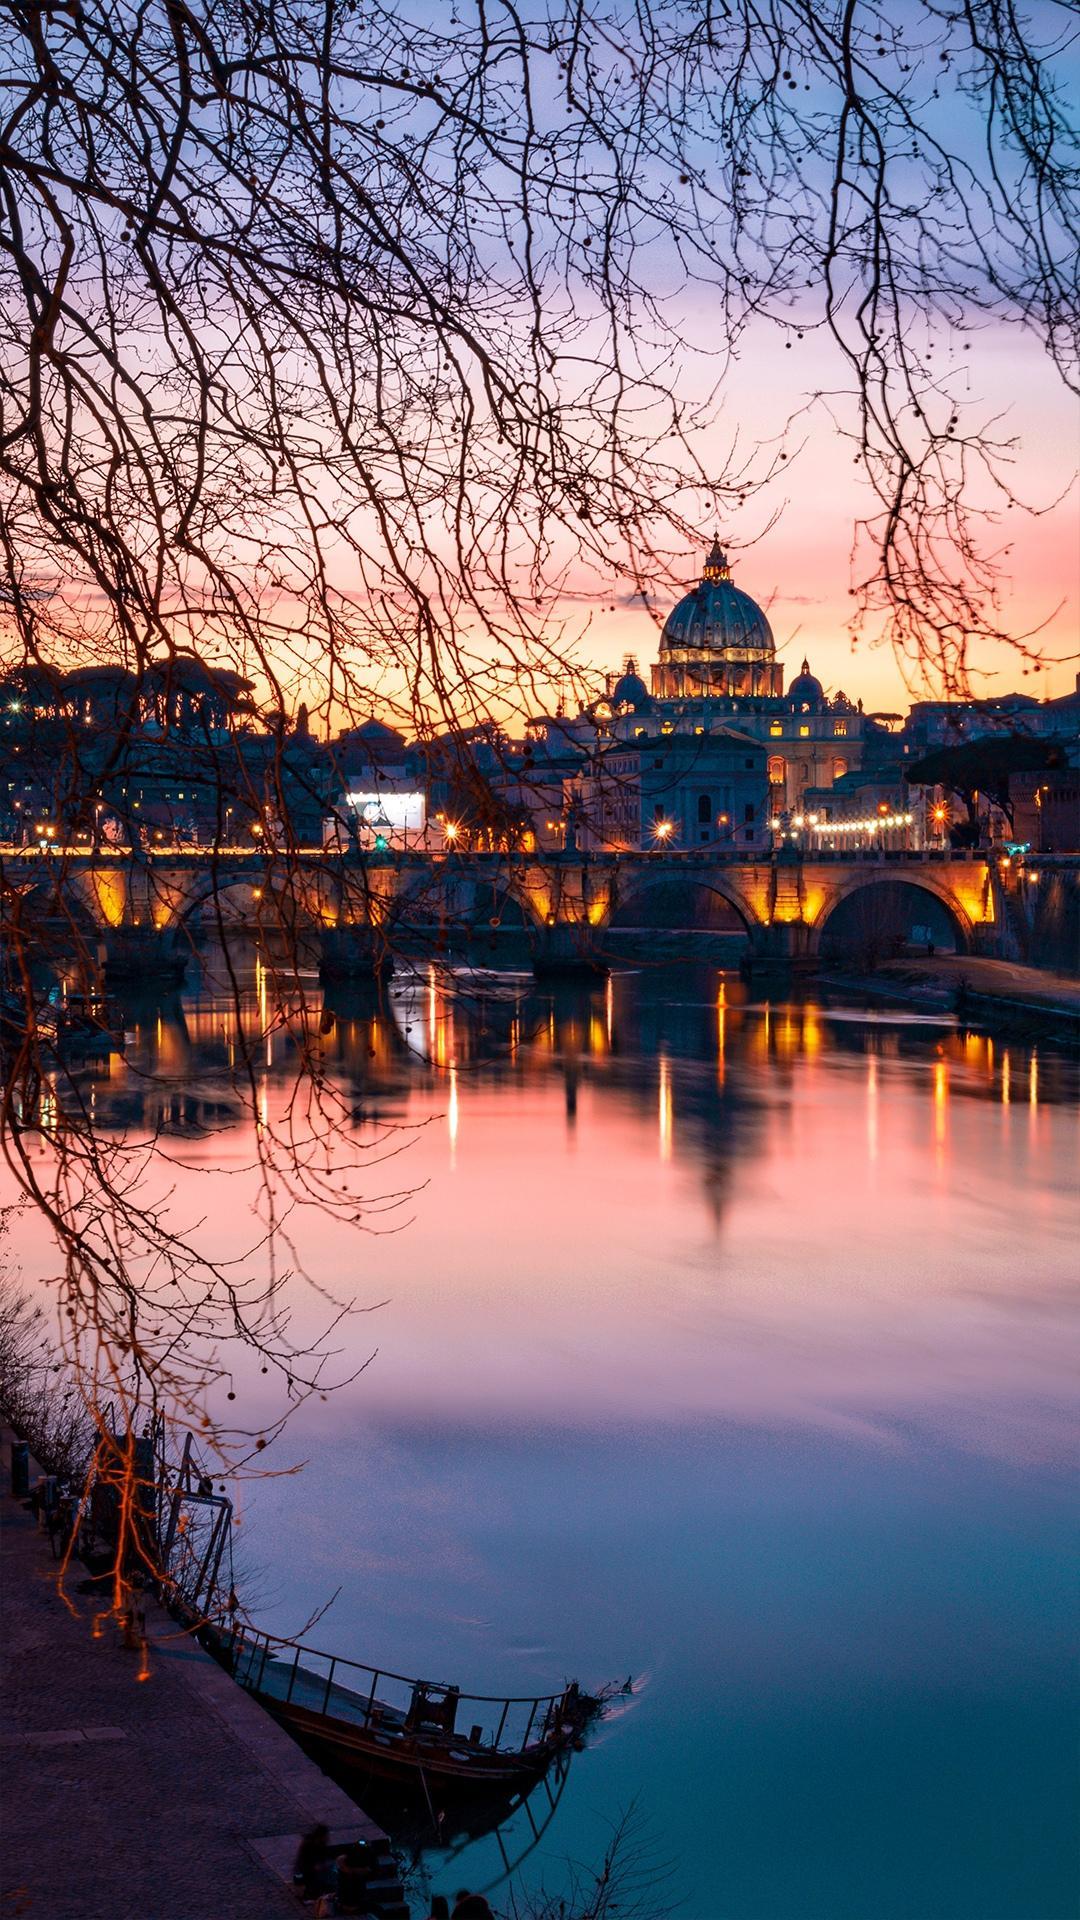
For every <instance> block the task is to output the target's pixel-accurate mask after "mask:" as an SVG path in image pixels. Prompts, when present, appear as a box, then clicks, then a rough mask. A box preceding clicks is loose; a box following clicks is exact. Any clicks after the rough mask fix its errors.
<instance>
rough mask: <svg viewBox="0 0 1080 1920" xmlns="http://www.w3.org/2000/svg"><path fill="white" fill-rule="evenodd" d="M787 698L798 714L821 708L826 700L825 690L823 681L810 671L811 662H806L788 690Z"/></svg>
mask: <svg viewBox="0 0 1080 1920" xmlns="http://www.w3.org/2000/svg"><path fill="white" fill-rule="evenodd" d="M787 697H788V700H789V702H790V703H791V705H792V706H793V707H794V708H795V709H796V711H797V712H799V711H803V710H805V709H807V708H811V709H812V708H814V707H820V706H821V705H822V704H823V703H824V700H825V689H824V687H823V686H822V684H821V681H820V680H818V679H817V678H816V676H815V675H814V674H812V673H811V671H810V662H809V660H804V661H803V663H802V667H801V668H800V670H799V672H798V673H797V674H796V676H795V678H794V680H793V681H792V683H791V685H790V687H789V688H788V690H787Z"/></svg>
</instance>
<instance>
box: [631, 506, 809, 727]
mask: <svg viewBox="0 0 1080 1920" xmlns="http://www.w3.org/2000/svg"><path fill="white" fill-rule="evenodd" d="M652 689H653V693H654V694H655V695H656V696H657V698H658V699H661V700H683V699H687V698H691V699H693V698H699V699H700V698H702V697H704V698H706V699H708V698H714V699H715V698H717V697H721V698H722V697H723V696H725V695H727V696H730V697H734V698H751V699H752V698H755V697H761V696H764V697H766V698H770V697H771V698H777V697H779V695H781V694H782V693H783V690H784V669H783V667H782V666H781V665H780V663H779V661H778V660H777V658H776V643H775V641H774V640H773V636H772V628H771V627H770V625H769V623H768V621H767V620H766V618H765V615H764V614H763V613H762V611H761V608H760V607H759V606H758V604H757V601H756V600H752V599H751V598H750V595H749V594H748V593H744V592H743V591H742V589H741V588H740V587H737V586H736V585H735V583H734V581H733V580H732V578H731V568H730V567H729V565H728V558H727V554H726V553H725V552H724V550H723V548H722V547H721V545H720V542H719V540H714V541H713V544H712V551H711V553H710V554H709V557H708V559H707V560H706V562H705V566H704V568H703V570H702V575H701V581H700V583H699V585H698V586H696V587H693V588H691V590H690V592H689V593H688V594H687V595H686V596H685V598H684V599H682V600H680V601H679V604H678V606H677V607H674V608H673V609H672V611H671V613H670V614H669V615H668V618H667V621H666V622H665V625H664V631H663V633H662V634H661V636H660V658H659V659H658V661H657V663H656V665H655V667H654V668H653V674H652Z"/></svg>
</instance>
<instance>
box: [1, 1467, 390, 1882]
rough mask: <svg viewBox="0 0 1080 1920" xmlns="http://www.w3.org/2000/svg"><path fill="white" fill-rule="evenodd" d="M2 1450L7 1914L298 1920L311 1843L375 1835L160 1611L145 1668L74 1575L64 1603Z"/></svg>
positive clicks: (153, 1618) (44, 1542) (151, 1619)
mask: <svg viewBox="0 0 1080 1920" xmlns="http://www.w3.org/2000/svg"><path fill="white" fill-rule="evenodd" d="M2 1451H3V1485H2V1488H0V1660H2V1668H0V1671H2V1697H3V1704H4V1730H3V1735H2V1738H0V1748H2V1751H3V1772H4V1791H3V1794H2V1795H0V1802H2V1805H0V1821H2V1845H3V1862H4V1865H3V1880H2V1884H0V1911H3V1912H4V1913H5V1914H7V1913H10V1914H12V1915H16V1914H24V1915H28V1916H34V1915H38V1914H40V1915H42V1916H46V1915H48V1916H50V1917H53V1916H55V1917H56V1920H59V1916H60V1915H63V1920H126V1916H131V1920H148V1917H149V1916H152V1920H300V1916H301V1915H302V1914H303V1912H304V1911H305V1909H304V1908H303V1907H302V1905H301V1904H300V1902H299V1901H298V1899H297V1898H296V1896H295V1894H294V1893H293V1891H292V1887H291V1874H292V1863H293V1859H294V1857H295V1853H296V1847H297V1843H298V1840H299V1838H300V1835H301V1834H302V1833H303V1832H304V1831H306V1830H307V1829H308V1828H310V1827H311V1826H313V1825H314V1824H315V1823H316V1822H317V1821H322V1822H324V1823H325V1824H326V1825H327V1826H328V1827H329V1829H330V1832H331V1837H332V1841H333V1842H334V1843H335V1844H342V1845H344V1844H346V1843H347V1842H349V1841H351V1840H360V1839H363V1840H369V1841H372V1840H382V1839H383V1837H384V1836H383V1835H382V1833H381V1831H380V1829H379V1828H378V1827H376V1826H375V1825H374V1823H373V1822H372V1821H370V1820H368V1819H367V1818H366V1816H365V1815H364V1814H363V1813H361V1812H360V1810H359V1809H358V1808H357V1807H356V1806H355V1805H354V1804H353V1802H352V1801H351V1800H350V1799H349V1797H348V1795H347V1794H346V1793H344V1792H343V1791H342V1789H341V1788H340V1787H338V1786H336V1785H335V1784H334V1783H333V1782H332V1781H331V1780H329V1779H327V1777H326V1775H325V1774H323V1773H322V1772H320V1770H319V1768H318V1767H317V1766H315V1764H314V1763H313V1762H312V1761H311V1760H309V1759H308V1758H307V1757H306V1756H305V1755H304V1754H303V1753H302V1752H301V1751H300V1749H299V1747H298V1746H296V1744H295V1743H294V1742H293V1741H292V1740H291V1739H290V1738H289V1736H288V1735H287V1734H286V1733H284V1732H283V1731H282V1730H281V1728H280V1727H278V1726H277V1725H276V1724H275V1722H274V1721H273V1720H272V1719H270V1717H269V1715H267V1714H266V1713H264V1712H263V1711H262V1709H261V1708H260V1707H258V1706H257V1705H256V1704H255V1702H254V1701H253V1700H251V1699H249V1697H248V1696H247V1695H246V1694H245V1693H244V1692H243V1691H242V1690H241V1689H240V1688H239V1687H237V1686H236V1685H235V1683H234V1682H233V1681H232V1680H230V1679H229V1677H228V1675H227V1674H225V1673H224V1672H222V1670H221V1669H220V1668H219V1667H218V1666H216V1665H215V1663H214V1661H213V1660H211V1659H210V1658H209V1656H208V1655H207V1654H205V1653H204V1652H203V1651H202V1649H201V1648H200V1647H198V1646H196V1645H195V1644H194V1642H193V1641H192V1640H191V1639H190V1638H189V1637H188V1636H187V1635H185V1634H183V1633H181V1632H180V1631H179V1629H178V1628H177V1627H176V1625H175V1623H174V1622H173V1621H172V1620H171V1619H170V1618H169V1616H168V1615H167V1614H166V1613H164V1612H163V1611H162V1610H160V1609H158V1608H156V1607H153V1606H150V1605H148V1607H147V1637H148V1654H147V1657H146V1659H145V1661H144V1659H143V1657H142V1656H141V1655H140V1654H139V1653H138V1652H134V1651H129V1650H127V1649H126V1648H125V1647H124V1645H123V1641H122V1638H121V1635H120V1633H119V1631H118V1629H117V1626H116V1623H115V1622H114V1621H113V1620H111V1619H108V1618H105V1617H103V1615H102V1609H101V1603H100V1601H99V1600H98V1599H97V1598H90V1597H87V1596H84V1595H80V1594H79V1593H77V1592H75V1591H74V1589H75V1588H76V1587H77V1586H78V1584H79V1571H78V1569H77V1568H75V1569H73V1570H72V1575H71V1578H70V1579H69V1582H68V1598H69V1601H70V1605H69V1606H65V1605H64V1603H63V1601H62V1600H61V1599H60V1597H59V1596H58V1594H57V1591H56V1586H55V1576H56V1563H55V1561H54V1560H53V1559H52V1556H51V1553H50V1548H49V1542H48V1538H47V1536H46V1535H45V1534H43V1533H41V1532H39V1530H38V1528H37V1527H36V1525H35V1524H34V1522H33V1520H32V1518H31V1517H30V1515H29V1514H28V1513H26V1512H25V1511H24V1510H23V1508H22V1506H21V1505H20V1503H18V1502H17V1501H15V1500H13V1499H12V1498H11V1496H10V1492H9V1485H10V1481H9V1474H8V1466H9V1461H10V1447H9V1446H8V1445H7V1444H6V1443H5V1444H4V1446H3V1449H2ZM144 1670H145V1671H144ZM309 1911H310V1909H309Z"/></svg>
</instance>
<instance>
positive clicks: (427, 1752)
mask: <svg viewBox="0 0 1080 1920" xmlns="http://www.w3.org/2000/svg"><path fill="white" fill-rule="evenodd" d="M256 1698H257V1699H258V1700H260V1702H261V1704H262V1705H263V1706H264V1707H266V1709H267V1711H268V1712H270V1713H272V1714H273V1715H274V1718H275V1719H276V1720H278V1721H279V1722H280V1723H281V1725H282V1726H284V1727H286V1728H287V1729H288V1731H289V1732H290V1733H291V1734H292V1735H293V1736H294V1738H295V1739H296V1740H298V1741H299V1742H300V1744H301V1745H302V1746H303V1747H304V1748H305V1749H306V1750H307V1751H308V1752H309V1753H310V1754H311V1755H312V1758H313V1759H316V1760H318V1761H319V1762H320V1763H321V1764H322V1765H324V1766H325V1767H327V1768H328V1769H330V1770H331V1771H332V1772H334V1773H335V1774H340V1773H342V1772H348V1773H355V1774H357V1775H362V1776H363V1777H365V1778H366V1779H375V1780H381V1781H385V1782H388V1783H392V1784H393V1785H395V1786H398V1787H405V1788H407V1789H408V1790H410V1791H411V1792H413V1793H415V1794H417V1795H418V1796H420V1797H421V1798H423V1799H425V1800H426V1799H428V1798H431V1799H436V1800H437V1801H438V1802H439V1804H440V1805H441V1804H442V1803H443V1802H444V1801H445V1800H446V1798H447V1797H448V1796H452V1797H453V1798H455V1799H457V1798H460V1797H468V1798H477V1797H491V1798H493V1799H495V1798H498V1799H502V1798H506V1797H511V1796H514V1795H517V1794H526V1793H529V1792H530V1791H531V1790H532V1788H533V1787H534V1786H535V1785H536V1784H537V1782H538V1781H539V1780H540V1779H541V1778H542V1776H543V1775H544V1774H545V1773H546V1772H547V1770H548V1768H549V1767H550V1765H551V1763H552V1761H553V1760H554V1759H555V1756H556V1754H558V1753H562V1752H565V1751H566V1749H567V1747H568V1746H570V1745H572V1744H573V1741H574V1737H575V1736H574V1734H573V1733H572V1732H570V1733H567V1735H566V1736H565V1737H560V1738H558V1739H552V1740H546V1741H543V1742H538V1743H537V1744H536V1745H534V1746H532V1747H527V1748H526V1749H525V1750H524V1751H523V1752H521V1753H519V1754H508V1753H505V1752H500V1751H498V1750H491V1749H487V1750H485V1749H482V1748H474V1747H470V1746H469V1744H468V1742H467V1741H465V1740H461V1741H451V1742H447V1743H442V1742H439V1743H435V1742H433V1741H429V1740H425V1739H423V1738H421V1737H416V1736H413V1737H410V1736H409V1735H406V1734H400V1733H389V1734H383V1733H379V1732H378V1731H377V1730H375V1729H371V1728H367V1727H362V1726H356V1725H354V1724H352V1723H350V1722H349V1721H347V1720H338V1719H336V1718H333V1717H332V1716H329V1715H326V1714H321V1713H316V1712H315V1711H313V1710H312V1709H311V1708H310V1707H304V1706H300V1705H297V1704H296V1703H295V1702H287V1701H282V1700H279V1699H275V1698H274V1697H273V1696H272V1695H270V1694H257V1695H256Z"/></svg>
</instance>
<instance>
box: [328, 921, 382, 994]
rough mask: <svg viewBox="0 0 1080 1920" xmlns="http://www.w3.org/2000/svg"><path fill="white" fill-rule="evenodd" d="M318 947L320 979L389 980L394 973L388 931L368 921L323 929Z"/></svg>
mask: <svg viewBox="0 0 1080 1920" xmlns="http://www.w3.org/2000/svg"><path fill="white" fill-rule="evenodd" d="M319 945H320V949H321V957H320V960H319V978H320V979H321V980H387V979H389V977H390V975H391V974H392V973H393V971H394V956H393V954H392V953H391V951H390V946H389V942H388V940H387V937H386V932H385V929H384V928H382V927H373V926H371V925H370V923H368V922H358V923H357V924H355V925H351V926H350V925H345V926H338V927H323V929H322V931H321V933H320V935H319Z"/></svg>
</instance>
